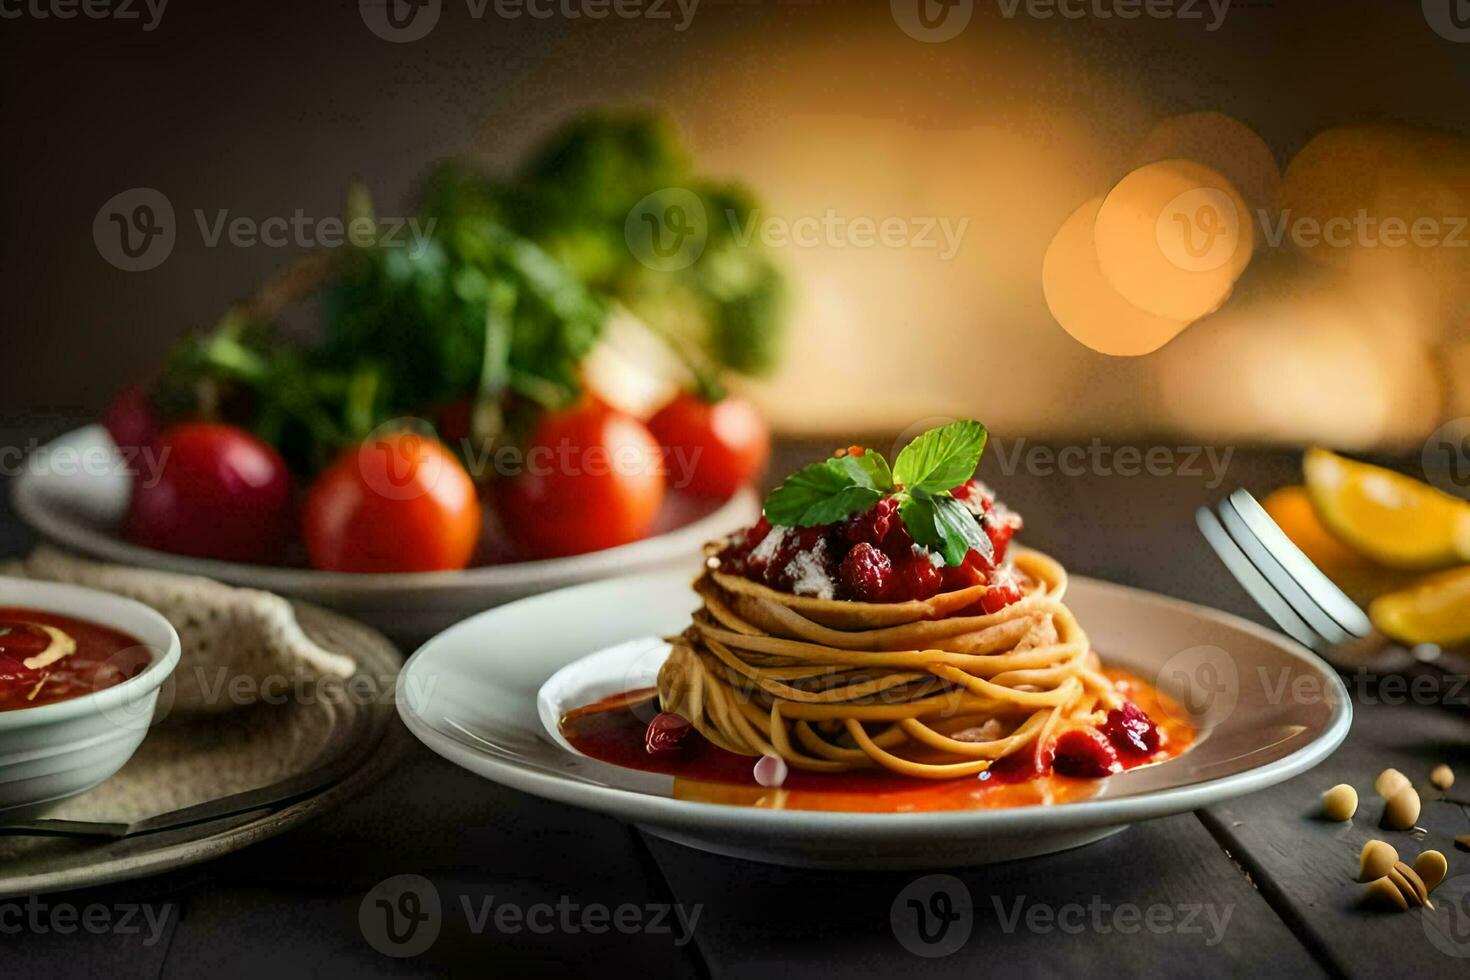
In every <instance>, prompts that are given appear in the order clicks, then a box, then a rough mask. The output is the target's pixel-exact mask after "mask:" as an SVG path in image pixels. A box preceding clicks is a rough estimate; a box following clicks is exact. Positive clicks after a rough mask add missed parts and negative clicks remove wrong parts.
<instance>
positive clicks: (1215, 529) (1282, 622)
mask: <svg viewBox="0 0 1470 980" xmlns="http://www.w3.org/2000/svg"><path fill="white" fill-rule="evenodd" d="M1194 520H1195V523H1196V524H1198V525H1199V530H1200V533H1201V534H1203V535H1204V536H1205V540H1206V541H1207V542H1209V545H1210V547H1211V548H1213V549H1214V551H1215V554H1216V555H1218V556H1219V557H1220V561H1221V562H1223V563H1224V564H1225V568H1226V570H1227V571H1229V572H1230V574H1231V575H1232V576H1233V577H1234V578H1235V580H1236V581H1237V582H1239V583H1240V586H1241V588H1243V589H1245V591H1246V593H1247V594H1248V595H1250V597H1251V598H1252V599H1254V600H1255V602H1256V605H1258V606H1260V607H1261V609H1262V610H1263V611H1264V612H1265V613H1266V615H1267V616H1270V617H1271V619H1272V620H1274V621H1275V623H1276V625H1277V626H1280V627H1281V629H1282V631H1283V632H1285V633H1286V635H1288V636H1290V637H1291V638H1292V639H1294V640H1296V641H1297V642H1298V643H1300V644H1302V646H1305V647H1307V648H1308V649H1311V650H1316V651H1318V652H1319V653H1320V652H1324V651H1326V650H1327V649H1329V646H1330V645H1329V644H1328V643H1327V642H1326V641H1325V640H1324V639H1323V638H1322V637H1321V636H1320V635H1318V634H1317V632H1316V631H1315V630H1313V629H1312V628H1311V627H1310V626H1308V625H1307V623H1306V622H1305V621H1304V620H1303V619H1302V618H1301V617H1300V616H1298V615H1297V614H1296V611H1295V610H1293V609H1292V608H1291V606H1289V605H1288V604H1287V603H1286V601H1285V600H1284V599H1282V598H1281V596H1280V594H1278V593H1277V592H1276V590H1275V589H1274V588H1272V587H1271V584H1270V583H1269V582H1267V581H1266V578H1265V576H1263V575H1262V574H1261V573H1260V572H1259V571H1258V570H1257V569H1256V566H1255V565H1252V564H1251V561H1250V559H1249V558H1247V557H1246V556H1245V552H1243V551H1241V550H1240V546H1239V545H1237V544H1236V543H1235V541H1234V540H1233V539H1232V538H1231V537H1230V535H1229V534H1227V533H1226V531H1225V528H1224V526H1223V525H1222V524H1221V523H1220V519H1219V518H1218V517H1216V516H1215V513H1214V511H1212V510H1210V509H1209V508H1208V507H1201V508H1200V509H1199V510H1197V511H1195V513H1194Z"/></svg>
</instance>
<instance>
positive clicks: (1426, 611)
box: [1368, 568, 1470, 646]
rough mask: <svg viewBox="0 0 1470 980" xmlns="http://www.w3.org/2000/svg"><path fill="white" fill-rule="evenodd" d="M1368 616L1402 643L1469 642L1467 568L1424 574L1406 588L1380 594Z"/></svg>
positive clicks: (1381, 629)
mask: <svg viewBox="0 0 1470 980" xmlns="http://www.w3.org/2000/svg"><path fill="white" fill-rule="evenodd" d="M1368 618H1370V619H1372V620H1373V625H1374V626H1376V627H1378V630H1379V632H1381V633H1384V634H1385V635H1387V636H1391V637H1393V638H1394V639H1395V640H1399V641H1400V642H1403V643H1436V644H1438V645H1440V646H1455V645H1458V644H1461V643H1466V642H1470V568H1452V569H1450V570H1449V571H1447V572H1436V573H1435V574H1433V575H1426V576H1425V577H1424V578H1422V579H1420V580H1419V581H1418V582H1416V583H1414V584H1413V585H1411V586H1410V587H1409V588H1407V589H1403V590H1401V591H1398V592H1390V593H1388V594H1387V595H1383V596H1379V597H1378V598H1377V599H1375V600H1373V603H1372V605H1370V606H1369V607H1368Z"/></svg>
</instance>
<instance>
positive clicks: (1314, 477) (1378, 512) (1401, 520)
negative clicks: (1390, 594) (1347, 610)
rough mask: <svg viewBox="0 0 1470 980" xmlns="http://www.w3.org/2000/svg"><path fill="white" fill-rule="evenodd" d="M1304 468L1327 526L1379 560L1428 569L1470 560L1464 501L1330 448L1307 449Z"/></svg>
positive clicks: (1468, 511) (1469, 512)
mask: <svg viewBox="0 0 1470 980" xmlns="http://www.w3.org/2000/svg"><path fill="white" fill-rule="evenodd" d="M1302 471H1303V472H1304V473H1305V474H1306V478H1307V492H1308V493H1309V494H1310V495H1311V498H1312V507H1313V508H1314V509H1315V510H1316V512H1317V516H1318V517H1320V518H1321V519H1322V523H1323V525H1325V526H1326V528H1327V530H1329V531H1331V532H1332V534H1333V535H1334V536H1335V537H1337V538H1338V539H1339V540H1341V541H1342V542H1343V543H1344V544H1346V545H1348V546H1349V547H1351V548H1353V549H1354V550H1356V551H1358V552H1361V553H1362V554H1364V555H1367V556H1368V557H1369V558H1371V559H1373V560H1374V561H1376V562H1378V563H1379V564H1382V565H1387V566H1389V567H1390V568H1404V569H1420V570H1429V569H1436V568H1445V567H1448V566H1450V565H1457V564H1461V563H1463V562H1467V561H1470V504H1467V503H1466V502H1465V501H1463V500H1460V499H1458V498H1456V497H1451V496H1450V495H1449V494H1447V493H1443V492H1441V491H1439V490H1436V489H1434V488H1433V487H1431V486H1429V485H1428V484H1425V483H1420V482H1419V481H1418V480H1414V479H1410V478H1409V477H1407V476H1403V475H1402V474H1399V473H1395V472H1393V471H1392V470H1386V469H1383V468H1382V467H1379V466H1371V465H1369V464H1367V463H1359V462H1355V461H1354V460H1350V459H1345V458H1343V457H1341V456H1338V455H1336V454H1335V453H1330V452H1328V451H1327V450H1325V449H1309V450H1307V454H1306V458H1305V459H1304V460H1303V461H1302Z"/></svg>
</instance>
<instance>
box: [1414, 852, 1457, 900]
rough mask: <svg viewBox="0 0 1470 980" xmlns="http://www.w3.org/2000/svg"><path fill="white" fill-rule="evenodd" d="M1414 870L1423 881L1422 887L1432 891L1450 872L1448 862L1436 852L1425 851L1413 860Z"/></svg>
mask: <svg viewBox="0 0 1470 980" xmlns="http://www.w3.org/2000/svg"><path fill="white" fill-rule="evenodd" d="M1414 870H1415V871H1417V872H1418V873H1419V877H1420V878H1422V879H1424V887H1425V888H1427V889H1429V890H1430V891H1434V890H1435V889H1436V888H1438V887H1439V883H1440V882H1441V881H1444V876H1445V875H1446V874H1447V873H1448V872H1449V870H1450V862H1449V861H1448V860H1447V859H1446V858H1445V856H1444V855H1443V854H1441V853H1439V852H1438V851H1425V852H1424V853H1422V854H1420V855H1419V856H1418V857H1416V858H1415V859H1414Z"/></svg>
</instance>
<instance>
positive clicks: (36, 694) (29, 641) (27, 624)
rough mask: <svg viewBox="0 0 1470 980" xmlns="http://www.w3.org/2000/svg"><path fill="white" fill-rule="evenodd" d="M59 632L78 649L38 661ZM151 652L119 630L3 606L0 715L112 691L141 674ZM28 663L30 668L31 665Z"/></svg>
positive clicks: (50, 614) (70, 618)
mask: <svg viewBox="0 0 1470 980" xmlns="http://www.w3.org/2000/svg"><path fill="white" fill-rule="evenodd" d="M45 627H50V628H52V629H55V630H60V631H61V633H63V634H65V636H66V637H69V638H70V639H71V640H72V641H73V642H74V643H75V644H76V648H75V651H74V652H72V653H70V654H68V655H66V656H63V657H61V658H59V659H55V660H52V661H51V662H49V663H38V661H39V660H44V659H47V658H46V651H47V650H48V649H51V648H53V644H54V642H55V640H56V637H55V635H54V634H52V633H51V632H49V631H48V630H47V629H45ZM152 660H153V653H152V651H150V650H149V649H148V648H147V647H145V646H144V645H143V644H142V643H141V642H140V641H139V640H138V639H137V638H135V637H132V636H129V635H128V634H127V633H124V632H122V631H120V630H115V629H112V628H110V627H107V626H100V625H98V624H96V623H89V622H87V621H86V620H83V619H76V618H75V617H72V616H64V615H61V614H60V613H51V612H43V611H41V610H39V609H21V608H16V607H13V606H0V711H16V710H19V709H21V708H34V707H38V706H40V705H43V704H55V703H56V702H58V701H67V700H70V699H71V698H78V697H81V696H82V695H84V694H92V693H93V692H96V691H100V690H103V689H105V688H109V687H114V686H116V685H118V684H121V683H122V682H123V681H125V680H128V679H130V678H133V677H136V676H138V675H139V674H141V673H142V672H143V670H144V668H146V667H147V666H148V665H149V663H151V662H152ZM27 661H30V664H28V663H27Z"/></svg>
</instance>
